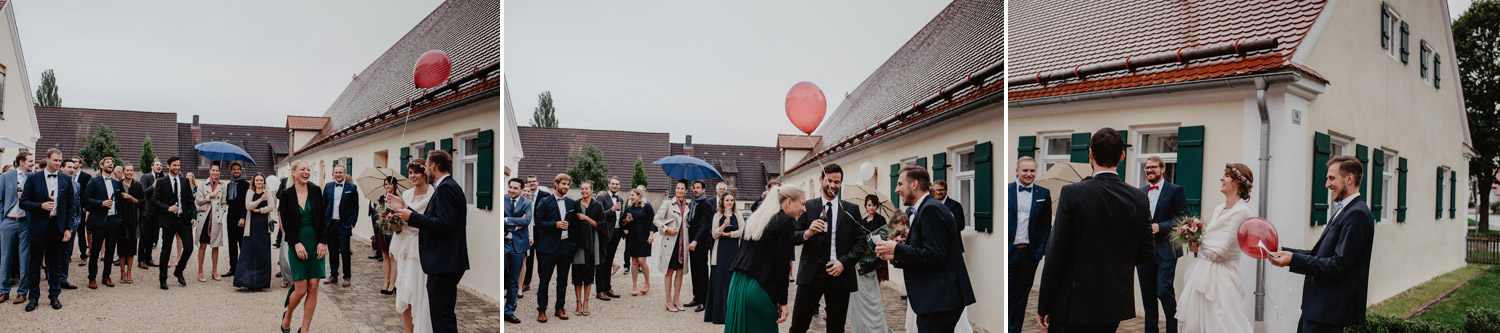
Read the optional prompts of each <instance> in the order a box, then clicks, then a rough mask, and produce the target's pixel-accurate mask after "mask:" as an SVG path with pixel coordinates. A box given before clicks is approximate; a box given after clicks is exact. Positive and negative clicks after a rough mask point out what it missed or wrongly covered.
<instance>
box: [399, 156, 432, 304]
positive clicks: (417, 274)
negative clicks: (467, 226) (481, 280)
mask: <svg viewBox="0 0 1500 333" xmlns="http://www.w3.org/2000/svg"><path fill="white" fill-rule="evenodd" d="M435 189H436V188H434V187H432V186H430V185H429V186H428V187H427V193H424V194H422V195H416V192H415V191H416V189H407V190H406V191H405V192H402V193H401V200H402V201H405V202H406V205H407V206H409V207H411V209H412V211H416V212H421V211H425V210H426V209H427V201H428V200H429V199H432V191H433V190H435ZM418 234H421V230H418V229H417V228H412V227H411V226H405V227H404V229H403V230H402V232H401V233H398V234H396V235H395V236H391V257H392V258H395V259H396V311H406V309H407V307H410V308H411V324H412V330H413V331H414V332H418V333H423V332H432V312H431V310H430V307H428V304H427V273H425V272H423V271H422V256H421V252H420V251H419V250H418V242H417V238H418V237H417V235H418Z"/></svg>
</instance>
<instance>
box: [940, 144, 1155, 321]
mask: <svg viewBox="0 0 1500 333" xmlns="http://www.w3.org/2000/svg"><path fill="white" fill-rule="evenodd" d="M1124 158H1125V140H1124V139H1123V138H1121V137H1120V134H1119V132H1116V131H1115V130H1114V129H1113V128H1108V127H1105V128H1101V129H1099V130H1098V131H1097V132H1094V134H1093V136H1091V137H1090V138H1089V163H1090V164H1091V165H1092V166H1093V170H1094V174H1093V178H1091V179H1089V180H1085V181H1081V182H1078V183H1075V184H1072V185H1068V186H1063V188H1062V194H1061V196H1059V199H1058V203H1057V218H1056V219H1055V220H1054V221H1053V222H1052V223H1053V226H1052V234H1051V235H1050V238H1049V239H1048V240H1047V241H1048V245H1047V265H1046V266H1045V267H1042V287H1041V292H1040V294H1038V296H1037V317H1038V318H1037V324H1038V326H1041V328H1042V330H1044V331H1045V330H1048V329H1049V328H1053V327H1055V328H1057V330H1059V331H1063V332H1072V331H1080V332H1083V331H1090V332H1092V331H1114V330H1115V329H1116V328H1117V327H1119V325H1120V321H1122V320H1126V319H1130V318H1134V317H1135V304H1134V303H1135V292H1134V291H1133V290H1131V288H1130V287H1131V285H1132V284H1134V283H1135V281H1134V280H1135V277H1134V276H1131V274H1130V273H1131V272H1130V271H1131V268H1134V267H1135V266H1136V265H1139V264H1141V263H1144V262H1148V261H1151V260H1153V259H1154V258H1156V247H1155V245H1154V244H1153V243H1152V242H1151V226H1150V224H1151V211H1150V209H1149V208H1148V206H1149V204H1148V200H1147V198H1146V192H1142V191H1141V190H1140V189H1139V188H1136V187H1134V186H1130V185H1129V184H1126V183H1125V181H1124V180H1123V178H1121V177H1120V175H1119V174H1118V173H1116V171H1115V170H1116V169H1117V167H1118V166H1119V164H1120V162H1121V161H1122V160H1123V159H1124ZM916 223H920V220H918V222H916ZM916 223H913V225H915V224H916ZM913 230H916V227H913ZM1106 254H1112V255H1106Z"/></svg>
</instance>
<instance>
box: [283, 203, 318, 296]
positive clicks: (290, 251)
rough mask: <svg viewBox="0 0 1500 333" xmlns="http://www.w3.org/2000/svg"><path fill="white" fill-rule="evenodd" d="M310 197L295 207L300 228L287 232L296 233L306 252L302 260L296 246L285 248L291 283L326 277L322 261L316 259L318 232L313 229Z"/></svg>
mask: <svg viewBox="0 0 1500 333" xmlns="http://www.w3.org/2000/svg"><path fill="white" fill-rule="evenodd" d="M311 195H312V194H311V193H309V196H308V198H307V199H303V203H302V204H301V205H298V206H297V212H298V214H297V215H301V216H302V226H300V227H298V228H297V230H296V231H291V230H288V231H289V232H296V233H297V235H298V236H301V237H302V248H303V249H305V251H307V259H305V260H304V259H299V258H297V249H296V245H293V246H288V247H287V249H286V251H287V256H286V257H287V260H289V264H290V265H289V266H291V274H292V281H301V280H307V279H321V278H325V277H328V272H327V270H325V269H324V266H323V265H324V263H323V260H319V259H318V258H317V256H318V231H317V229H316V228H314V227H313V218H312V207H311V206H312V203H311V200H312V197H311Z"/></svg>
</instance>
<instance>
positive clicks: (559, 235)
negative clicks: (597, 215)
mask: <svg viewBox="0 0 1500 333" xmlns="http://www.w3.org/2000/svg"><path fill="white" fill-rule="evenodd" d="M552 185H553V189H552V190H554V191H557V194H556V195H546V196H543V195H540V193H545V192H541V191H538V193H539V194H538V197H539V198H540V200H541V201H542V202H541V203H539V204H536V210H533V211H532V212H534V213H536V217H535V218H534V219H535V221H536V230H535V233H536V256H537V258H536V267H537V273H536V275H537V277H538V278H539V279H540V280H538V281H539V283H538V286H537V293H536V296H537V299H536V311H537V317H536V321H537V322H539V323H545V322H547V293H548V291H549V290H547V284H548V283H553V282H554V281H549V280H551V279H552V276H553V274H554V273H555V274H557V281H555V282H556V283H557V290H556V292H557V298H556V299H554V301H555V304H554V305H553V311H554V316H556V317H557V319H561V320H568V313H567V312H566V311H563V302H564V301H563V300H565V299H567V296H568V293H567V292H568V289H567V282H565V281H567V280H568V271H569V270H571V269H572V268H573V265H572V264H571V263H572V262H573V241H572V240H570V239H569V237H570V236H571V234H570V233H569V230H570V229H569V227H571V226H572V225H573V223H572V222H571V221H570V219H568V218H566V216H568V214H569V212H576V211H578V202H577V201H573V199H569V198H568V197H567V195H568V189H569V187H570V186H571V185H573V177H570V176H568V174H565V173H560V174H557V176H556V177H552Z"/></svg>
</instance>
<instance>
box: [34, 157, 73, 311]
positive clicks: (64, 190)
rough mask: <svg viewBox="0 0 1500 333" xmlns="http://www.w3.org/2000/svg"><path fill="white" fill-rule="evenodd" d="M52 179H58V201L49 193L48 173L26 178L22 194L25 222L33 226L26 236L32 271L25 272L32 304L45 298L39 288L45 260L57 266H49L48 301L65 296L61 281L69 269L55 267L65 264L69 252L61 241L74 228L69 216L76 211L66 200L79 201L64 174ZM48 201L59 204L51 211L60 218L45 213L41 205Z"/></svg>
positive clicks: (42, 172)
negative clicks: (29, 246)
mask: <svg viewBox="0 0 1500 333" xmlns="http://www.w3.org/2000/svg"><path fill="white" fill-rule="evenodd" d="M52 175H54V176H56V177H57V195H56V198H57V199H58V200H53V199H52V197H49V194H51V193H49V192H50V191H49V190H48V188H47V180H46V171H37V172H32V173H31V174H29V175H26V184H25V185H24V187H23V188H22V190H21V203H20V205H21V209H22V210H25V211H26V221H28V222H30V225H29V226H28V230H27V231H28V232H27V233H28V234H29V235H30V237H31V261H30V265H29V266H31V267H29V268H28V269H27V270H26V272H27V275H29V276H27V277H26V279H25V280H26V281H27V282H28V285H27V286H25V287H26V288H28V290H29V292H28V293H27V294H28V295H30V296H31V301H33V302H35V301H37V299H38V298H40V297H41V296H42V293H41V290H40V289H39V286H40V285H41V281H42V280H41V276H40V272H41V269H42V260H43V259H46V260H47V262H49V263H54V264H51V265H47V297H48V298H57V296H58V295H59V294H62V284H63V283H64V282H63V278H62V276H63V271H64V270H67V269H68V266H67V265H66V264H61V265H60V264H56V263H62V262H64V260H65V258H64V257H63V256H64V254H63V252H64V251H65V250H67V246H68V243H67V242H64V241H63V240H62V238H63V232H64V231H68V230H70V229H71V227H72V221H71V220H70V219H71V218H72V216H71V215H69V214H68V212H71V211H73V210H74V208H73V207H72V205H73V201H72V200H68V199H67V198H76V197H77V196H76V195H74V194H73V186H72V185H71V184H73V179H72V178H70V177H68V175H67V174H64V173H62V172H61V171H59V172H57V173H53V174H52ZM49 201H52V202H55V203H56V206H55V207H53V210H52V211H56V212H57V216H52V211H49V210H45V209H42V204H44V203H47V202H49ZM73 237H78V235H77V234H74V235H73Z"/></svg>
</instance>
